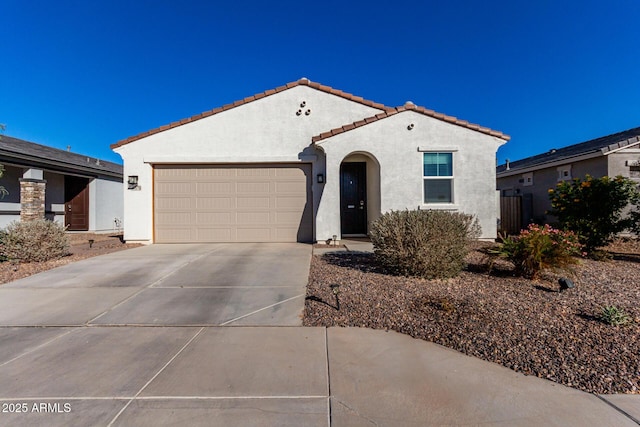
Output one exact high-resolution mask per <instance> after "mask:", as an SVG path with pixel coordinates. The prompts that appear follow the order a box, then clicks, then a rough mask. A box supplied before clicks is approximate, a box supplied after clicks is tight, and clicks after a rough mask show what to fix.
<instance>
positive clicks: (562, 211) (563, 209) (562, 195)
mask: <svg viewBox="0 0 640 427" xmlns="http://www.w3.org/2000/svg"><path fill="white" fill-rule="evenodd" d="M638 196H639V194H638V190H637V188H636V184H635V183H634V182H633V181H632V180H630V179H628V178H624V177H622V176H617V177H615V178H610V177H608V176H604V177H602V178H593V177H591V176H589V175H587V176H586V177H585V178H584V179H583V180H582V179H579V178H576V179H573V180H572V181H564V182H560V183H558V185H557V186H556V188H555V190H554V189H550V190H549V197H550V199H551V207H552V210H551V211H550V212H549V213H550V214H551V215H555V216H556V217H557V218H558V221H559V222H560V226H561V227H562V228H564V229H566V230H571V231H573V232H575V233H576V234H578V236H579V238H580V243H582V244H583V245H584V248H585V250H586V251H587V252H589V253H593V251H595V250H596V249H597V248H601V247H603V246H606V245H607V243H609V242H611V240H612V239H613V237H614V236H615V235H616V234H617V233H620V232H621V231H624V230H625V229H629V228H630V227H631V226H632V220H631V219H630V218H629V217H624V216H623V214H622V213H623V210H624V208H626V207H627V206H628V205H629V204H630V203H634V202H636V201H637V200H638Z"/></svg>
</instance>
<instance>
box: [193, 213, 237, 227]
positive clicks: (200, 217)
mask: <svg viewBox="0 0 640 427" xmlns="http://www.w3.org/2000/svg"><path fill="white" fill-rule="evenodd" d="M195 215H196V223H195V224H196V225H203V226H207V225H210V224H221V225H229V224H235V222H236V221H235V218H234V217H233V216H232V215H231V214H230V213H229V212H196V214H195Z"/></svg>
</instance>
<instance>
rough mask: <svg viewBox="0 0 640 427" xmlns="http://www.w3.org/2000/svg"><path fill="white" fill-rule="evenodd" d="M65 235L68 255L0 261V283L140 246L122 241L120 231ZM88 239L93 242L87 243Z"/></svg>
mask: <svg viewBox="0 0 640 427" xmlns="http://www.w3.org/2000/svg"><path fill="white" fill-rule="evenodd" d="M67 236H68V237H69V244H70V247H69V250H70V254H69V255H68V256H65V257H62V258H60V259H53V260H50V261H45V262H29V263H18V264H14V263H11V262H0V285H2V284H3V283H8V282H12V281H14V280H18V279H23V278H25V277H28V276H31V275H33V274H37V273H41V272H43V271H47V270H51V269H52V268H56V267H61V266H63V265H67V264H70V263H72V262H76V261H80V260H83V259H86V258H91V257H94V256H98V255H105V254H108V253H111V252H117V251H122V250H125V249H130V248H135V247H138V246H141V245H140V244H138V243H123V242H122V240H121V238H122V234H121V233H110V234H95V233H68V234H67ZM89 239H91V240H93V243H91V244H89Z"/></svg>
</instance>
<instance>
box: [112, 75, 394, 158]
mask: <svg viewBox="0 0 640 427" xmlns="http://www.w3.org/2000/svg"><path fill="white" fill-rule="evenodd" d="M297 86H307V87H310V88H312V89H316V90H319V91H321V92H325V93H328V94H330V95H335V96H339V97H341V98H344V99H347V100H349V101H353V102H357V103H359V104H362V105H365V106H367V107H371V108H376V109H378V110H381V111H386V110H389V109H390V108H389V107H387V106H385V105H383V104H380V103H378V102H374V101H369V100H367V99H364V98H363V97H361V96H355V95H353V94H351V93H348V92H344V91H341V90H339V89H334V88H332V87H330V86H325V85H321V84H320V83H316V82H312V81H310V80H309V79H306V78H301V79H299V80H298V81H295V82H290V83H287V84H286V85H284V86H279V87H277V88H275V89H269V90H267V91H264V92H261V93H258V94H256V95H253V96H249V97H246V98H244V99H242V100H239V101H235V102H233V103H231V104H226V105H224V106H222V107H217V108H214V109H213V110H209V111H205V112H204V113H200V114H196V115H195V116H191V117H188V118H186V119H182V120H179V121H175V122H172V123H169V124H168V125H163V126H160V127H158V128H155V129H151V130H148V131H146V132H142V133H139V134H137V135H134V136H130V137H129V138H126V139H123V140H120V141H118V142H116V143H115V144H111V146H110V147H111V149H112V150H116V149H118V148H120V147H122V146H124V145H127V144H130V143H132V142H135V141H137V140H140V139H142V138H146V137H147V136H151V135H155V134H158V133H161V132H164V131H166V130H169V129H174V128H177V127H180V126H183V125H186V124H188V123H191V122H194V121H196V120H200V119H203V118H205V117H209V116H212V115H215V114H218V113H221V112H223V111H227V110H230V109H233V108H236V107H239V106H241V105H245V104H247V103H249V102H253V101H257V100H259V99H262V98H265V97H267V96H270V95H274V94H276V93H279V92H282V91H285V90H288V89H292V88H294V87H297Z"/></svg>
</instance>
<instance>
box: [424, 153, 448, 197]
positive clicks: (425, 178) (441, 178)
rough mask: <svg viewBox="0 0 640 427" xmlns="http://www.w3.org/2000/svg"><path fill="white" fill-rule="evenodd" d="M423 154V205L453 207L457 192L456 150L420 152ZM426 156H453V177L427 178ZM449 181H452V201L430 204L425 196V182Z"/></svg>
mask: <svg viewBox="0 0 640 427" xmlns="http://www.w3.org/2000/svg"><path fill="white" fill-rule="evenodd" d="M420 151H421V154H422V159H421V160H422V161H421V165H422V204H423V205H435V206H450V205H453V204H454V203H455V192H454V188H455V187H454V185H453V184H454V180H455V171H456V169H455V163H456V159H455V157H456V156H455V150H433V151H431V150H430V151H426V150H420ZM425 154H449V155H451V175H444V176H425V175H424V156H425ZM445 179H446V180H449V181H450V185H451V199H450V200H449V201H446V202H428V201H427V200H426V199H425V194H424V182H425V181H430V180H445Z"/></svg>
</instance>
